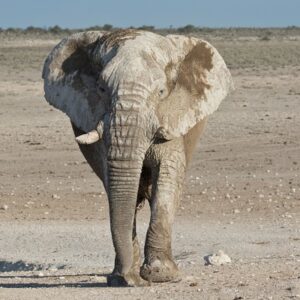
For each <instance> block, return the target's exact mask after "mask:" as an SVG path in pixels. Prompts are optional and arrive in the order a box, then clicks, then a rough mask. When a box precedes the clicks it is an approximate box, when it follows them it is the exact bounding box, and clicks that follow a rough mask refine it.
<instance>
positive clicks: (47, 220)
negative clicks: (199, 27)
mask: <svg viewBox="0 0 300 300" xmlns="http://www.w3.org/2000/svg"><path fill="white" fill-rule="evenodd" d="M53 44H54V41H49V43H48V44H45V41H42V42H41V43H39V42H38V41H27V43H25V44H24V45H23V44H22V43H21V42H20V41H15V42H13V41H12V42H11V43H10V44H9V42H7V41H6V42H5V43H3V44H1V43H0V103H1V106H0V137H1V143H0V208H1V209H0V220H1V221H0V299H1V300H2V299H232V300H233V299H235V300H237V299H297V298H299V299H300V178H299V176H300V173H299V164H300V159H299V158H300V118H299V114H300V105H299V104H300V42H299V40H295V41H288V42H282V41H281V42H278V41H270V42H259V41H255V42H254V41H252V42H251V41H249V39H248V41H243V42H242V41H236V42H232V41H230V42H228V43H226V41H216V42H215V44H216V45H217V46H218V48H220V50H221V53H223V54H224V56H225V59H227V61H228V64H229V65H230V66H231V69H232V74H233V76H234V80H235V85H236V91H235V92H234V93H233V94H232V95H230V97H228V98H227V99H226V101H224V102H223V104H222V105H221V107H220V109H219V110H218V112H217V113H215V114H214V115H213V116H212V117H211V118H210V120H209V123H208V126H207V129H206V132H205V134H204V136H203V138H202V140H201V142H200V144H199V147H198V149H197V153H196V154H195V157H194V161H193V163H192V165H191V168H190V170H189V172H188V174H187V177H186V188H185V193H184V196H183V201H182V204H181V206H180V209H179V211H178V217H177V219H176V223H175V226H174V255H175V258H176V260H177V262H178V264H179V266H180V268H181V270H182V274H183V275H182V277H183V279H182V281H181V282H178V283H165V284H153V285H152V286H150V287H145V288H115V289H113V288H107V287H106V283H105V282H106V278H105V275H106V274H108V273H109V272H110V271H111V268H112V264H113V252H112V244H111V238H110V232H109V227H108V216H107V203H106V197H105V195H104V193H103V188H102V185H101V183H100V182H99V180H98V179H97V177H96V176H95V175H94V174H93V173H92V171H91V170H90V168H89V167H88V165H87V164H86V163H85V161H84V159H83V157H82V156H81V154H80V152H79V150H78V147H77V145H76V143H75V142H74V138H73V134H72V131H71V127H70V125H69V122H68V120H67V118H66V117H65V116H64V115H63V114H62V113H60V112H58V111H56V110H55V109H52V108H51V107H50V106H49V105H47V103H46V102H45V101H44V100H43V91H42V81H41V79H40V73H41V67H42V62H43V59H44V57H45V55H46V53H47V52H48V51H49V50H50V48H51V47H52V46H53ZM148 220H149V216H148V208H147V207H145V208H144V210H143V211H142V212H141V215H140V217H139V223H138V225H139V234H140V236H141V244H143V238H144V233H145V230H146V228H147V223H148ZM219 249H223V250H224V251H225V252H226V253H227V254H228V255H229V256H230V257H231V259H232V263H231V264H229V265H225V266H219V267H217V266H205V261H204V259H203V257H204V256H206V255H208V254H211V253H214V252H217V251H218V250H219Z"/></svg>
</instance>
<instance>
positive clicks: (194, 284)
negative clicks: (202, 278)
mask: <svg viewBox="0 0 300 300" xmlns="http://www.w3.org/2000/svg"><path fill="white" fill-rule="evenodd" d="M197 285H198V282H191V283H190V286H197Z"/></svg>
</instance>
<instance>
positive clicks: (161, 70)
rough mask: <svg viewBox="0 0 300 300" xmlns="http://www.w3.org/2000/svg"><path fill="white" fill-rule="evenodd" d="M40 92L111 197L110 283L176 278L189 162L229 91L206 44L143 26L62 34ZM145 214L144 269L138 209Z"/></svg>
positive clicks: (217, 56)
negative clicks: (175, 244)
mask: <svg viewBox="0 0 300 300" xmlns="http://www.w3.org/2000/svg"><path fill="white" fill-rule="evenodd" d="M43 78H44V83H45V85H44V88H45V98H46V99H47V101H48V102H49V103H50V104H51V105H53V106H54V107H56V108H58V109H60V110H62V111H63V112H65V113H66V114H67V115H68V116H69V117H70V119H71V122H72V126H73V130H74V133H75V136H76V140H77V142H78V143H79V146H80V149H81V151H82V153H83V155H84V156H85V158H86V159H87V161H88V163H89V164H90V166H91V167H92V169H93V170H94V171H95V173H96V174H97V175H98V176H99V177H100V179H101V180H102V182H103V184H104V187H105V189H106V192H107V195H108V200H109V213H110V225H111V233H112V239H113V245H114V249H115V253H116V256H115V267H114V270H113V272H112V274H111V275H110V276H108V284H109V285H113V286H114V285H141V284H144V283H145V282H146V281H153V282H163V281H169V280H174V279H176V278H178V276H179V275H178V274H179V272H178V268H177V266H176V264H175V262H174V260H173V257H172V250H171V227H172V223H173V220H174V214H175V210H176V207H177V206H178V202H179V199H180V194H181V190H182V184H183V181H184V175H185V171H186V167H187V164H188V162H189V161H190V159H191V155H192V152H193V150H194V148H195V145H196V143H197V140H198V139H199V136H200V134H201V132H202V130H203V128H204V124H205V121H206V117H207V116H208V115H210V114H211V113H213V112H214V111H215V110H216V109H217V108H218V106H219V104H220V102H221V101H222V100H223V99H224V98H225V97H226V95H227V94H228V92H229V91H230V90H231V88H232V86H233V84H232V78H231V75H230V73H229V71H228V69H227V67H226V65H225V62H224V60H223V59H222V57H221V56H220V54H219V53H218V52H217V50H216V49H215V48H214V47H213V46H211V45H210V44H209V43H207V42H205V41H203V40H199V39H197V38H193V37H186V36H180V35H167V36H161V35H158V34H155V33H151V32H146V31H140V30H119V31H115V32H112V33H105V32H97V31H90V32H82V33H77V34H73V35H71V36H70V37H68V38H65V39H63V40H62V41H61V42H60V43H59V44H58V45H57V46H56V47H55V48H54V49H53V50H52V51H51V53H50V54H49V56H48V57H47V59H46V61H45V65H44V70H43ZM145 200H148V201H149V203H150V208H151V219H150V224H149V228H148V232H147V236H146V243H145V249H144V253H145V260H144V262H143V265H142V267H141V261H140V249H139V245H138V241H137V236H136V213H137V210H138V207H140V206H141V204H142V203H143V202H144V201H145Z"/></svg>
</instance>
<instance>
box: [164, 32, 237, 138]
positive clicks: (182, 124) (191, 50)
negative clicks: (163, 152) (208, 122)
mask: <svg viewBox="0 0 300 300" xmlns="http://www.w3.org/2000/svg"><path fill="white" fill-rule="evenodd" d="M167 38H168V39H170V40H171V42H172V44H173V45H174V46H175V49H176V50H177V51H176V50H175V51H174V52H173V53H172V54H171V59H170V61H169V63H168V64H167V65H166V68H165V73H166V77H167V86H168V90H169V94H168V96H167V97H166V98H165V99H162V100H161V103H160V105H159V109H158V117H159V120H160V124H161V126H162V127H161V132H160V135H162V136H164V138H166V139H172V138H174V137H179V136H182V135H185V134H186V133H187V132H188V131H189V130H190V129H191V128H192V127H194V126H195V125H196V124H197V123H198V122H199V121H201V120H203V119H204V118H205V117H207V116H208V115H210V114H212V113H213V112H214V111H215V110H216V109H217V108H218V106H219V105H220V103H221V101H222V100H223V99H224V98H225V97H226V96H227V94H228V93H229V92H230V91H231V90H232V89H233V82H232V78H231V75H230V72H229V70H228V69H227V67H226V64H225V62H224V60H223V58H222V57H221V55H220V54H219V53H218V51H217V50H216V49H215V48H214V47H213V46H211V45H210V44H209V43H207V42H205V41H202V40H199V39H196V38H191V37H184V36H178V35H169V36H167Z"/></svg>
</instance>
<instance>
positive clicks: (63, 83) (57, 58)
mask: <svg viewBox="0 0 300 300" xmlns="http://www.w3.org/2000/svg"><path fill="white" fill-rule="evenodd" d="M103 34H104V33H103V32H97V31H89V32H83V33H77V34H73V35H71V36H70V37H68V38H65V39H63V40H62V41H61V42H60V43H59V44H58V45H57V46H56V47H55V48H54V49H53V50H52V51H51V52H50V54H49V55H48V57H47V58H46V61H45V64H44V69H43V79H44V90H45V98H46V100H47V101H48V102H49V103H50V104H51V105H53V106H54V107H56V108H58V109H60V110H62V111H63V112H64V113H66V114H67V115H68V116H69V117H70V119H71V121H72V122H73V123H74V124H75V126H76V127H78V128H80V129H82V130H83V131H85V132H89V131H90V130H92V129H95V128H96V126H97V124H98V122H99V119H100V118H101V116H102V115H103V114H104V113H105V101H104V99H103V96H101V93H99V91H98V89H97V79H98V77H99V73H100V72H101V65H100V64H98V65H97V64H96V63H95V61H92V59H91V58H90V56H91V55H90V53H91V52H92V51H93V49H94V48H95V46H96V44H97V42H98V41H99V39H100V37H101V36H103Z"/></svg>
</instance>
